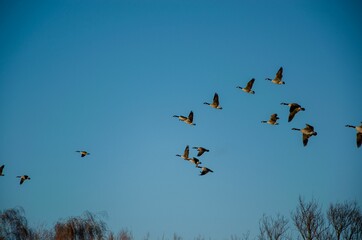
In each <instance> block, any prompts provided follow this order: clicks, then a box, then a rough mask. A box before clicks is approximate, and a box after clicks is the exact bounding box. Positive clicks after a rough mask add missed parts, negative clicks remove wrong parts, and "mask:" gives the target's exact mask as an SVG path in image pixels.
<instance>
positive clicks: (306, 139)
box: [303, 133, 310, 147]
mask: <svg viewBox="0 0 362 240" xmlns="http://www.w3.org/2000/svg"><path fill="white" fill-rule="evenodd" d="M309 137H310V135H307V134H304V133H303V146H304V147H305V146H307V144H308V138H309Z"/></svg>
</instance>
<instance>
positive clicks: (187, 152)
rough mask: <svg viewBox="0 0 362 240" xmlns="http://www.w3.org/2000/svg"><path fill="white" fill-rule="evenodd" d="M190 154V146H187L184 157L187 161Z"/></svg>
mask: <svg viewBox="0 0 362 240" xmlns="http://www.w3.org/2000/svg"><path fill="white" fill-rule="evenodd" d="M189 152H190V149H189V145H187V146H186V148H185V151H184V157H185V158H186V159H187V158H189Z"/></svg>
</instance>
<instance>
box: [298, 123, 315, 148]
mask: <svg viewBox="0 0 362 240" xmlns="http://www.w3.org/2000/svg"><path fill="white" fill-rule="evenodd" d="M292 130H296V131H301V132H302V133H303V145H304V147H305V146H307V144H308V138H310V137H311V136H317V132H315V131H314V127H313V126H311V125H309V124H306V127H305V128H303V129H299V128H292Z"/></svg>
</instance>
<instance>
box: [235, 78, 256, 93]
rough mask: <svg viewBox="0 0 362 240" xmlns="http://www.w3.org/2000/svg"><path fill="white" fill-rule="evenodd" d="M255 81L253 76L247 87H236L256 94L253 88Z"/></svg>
mask: <svg viewBox="0 0 362 240" xmlns="http://www.w3.org/2000/svg"><path fill="white" fill-rule="evenodd" d="M254 82H255V78H252V79H251V80H250V81H249V82H248V84H246V87H244V88H243V87H240V86H237V87H236V88H240V89H241V90H243V91H244V92H246V93H250V94H255V91H253V90H251V89H252V88H253V84H254Z"/></svg>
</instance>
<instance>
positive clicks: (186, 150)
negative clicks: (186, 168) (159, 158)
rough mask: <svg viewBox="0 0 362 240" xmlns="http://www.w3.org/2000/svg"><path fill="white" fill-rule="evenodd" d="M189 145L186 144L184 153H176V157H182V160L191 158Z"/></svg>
mask: <svg viewBox="0 0 362 240" xmlns="http://www.w3.org/2000/svg"><path fill="white" fill-rule="evenodd" d="M189 151H190V150H189V145H187V146H186V148H185V150H184V154H182V155H180V154H176V156H177V157H180V158H183V159H184V160H190V159H191V158H189Z"/></svg>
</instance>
